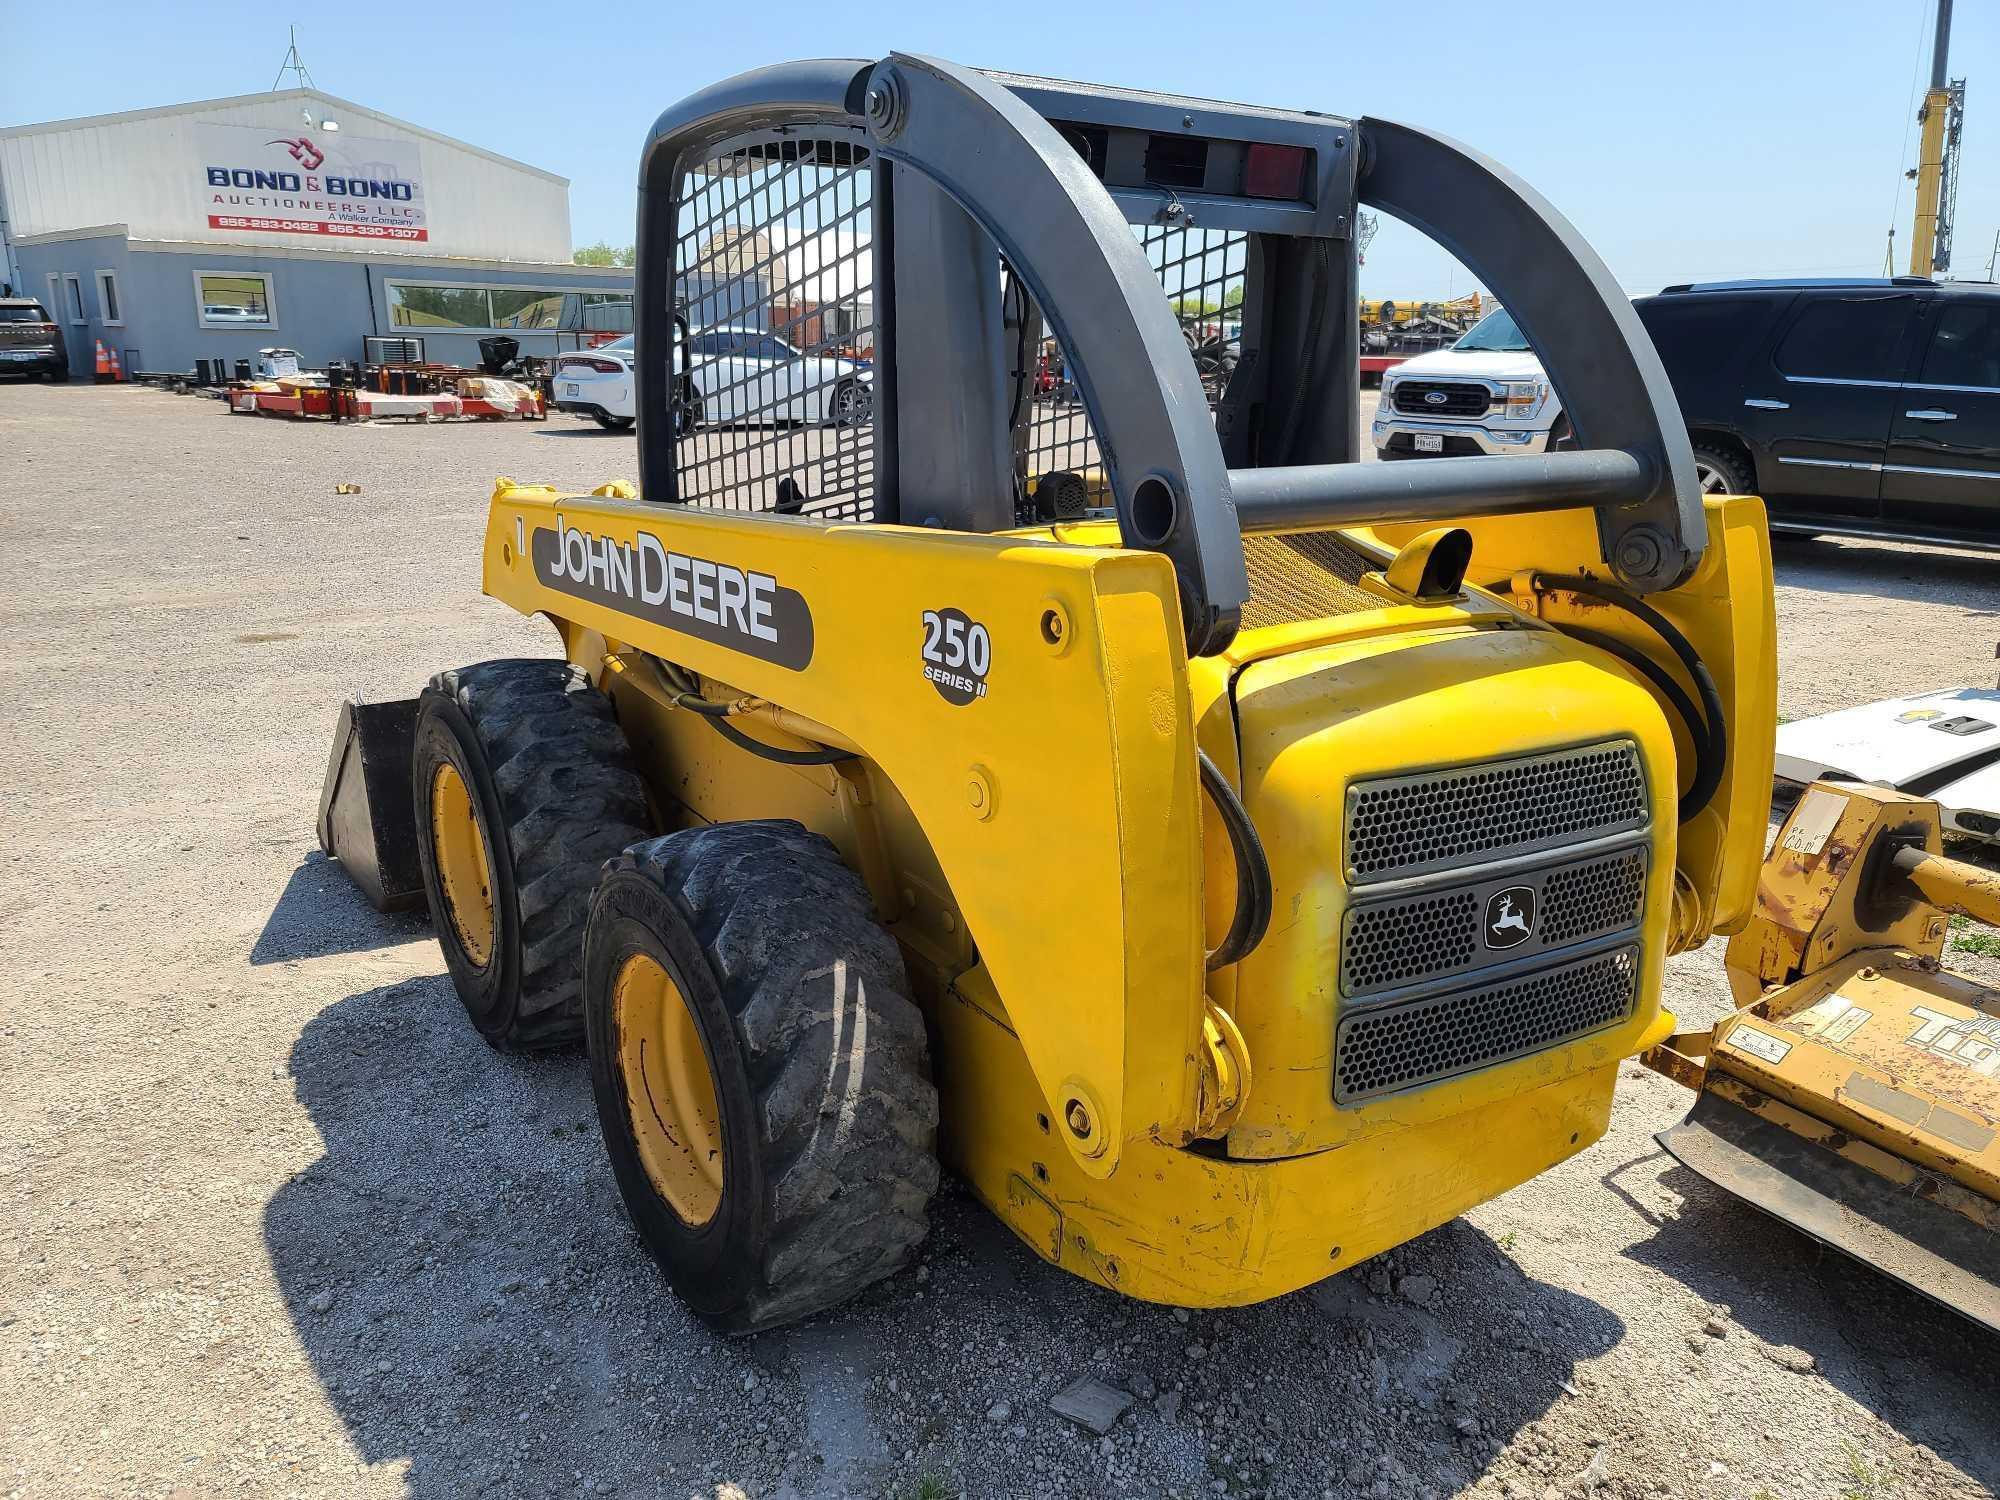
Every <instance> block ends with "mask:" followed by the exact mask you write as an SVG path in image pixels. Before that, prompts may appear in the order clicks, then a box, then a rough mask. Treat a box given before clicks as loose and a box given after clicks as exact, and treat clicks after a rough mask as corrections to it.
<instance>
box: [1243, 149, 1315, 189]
mask: <svg viewBox="0 0 2000 1500" xmlns="http://www.w3.org/2000/svg"><path fill="white" fill-rule="evenodd" d="M1243 195H1244V196H1245V197H1246V198H1303V197H1305V195H1306V148H1305V147H1303V146H1271V145H1264V144H1257V145H1252V146H1251V148H1250V151H1249V154H1248V158H1247V159H1246V160H1245V162H1244V164H1243Z"/></svg>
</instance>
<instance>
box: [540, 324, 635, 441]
mask: <svg viewBox="0 0 2000 1500" xmlns="http://www.w3.org/2000/svg"><path fill="white" fill-rule="evenodd" d="M633 358H634V356H633V353H632V335H631V334H629V333H628V334H626V335H625V337H624V338H622V339H616V340H613V341H612V342H611V343H609V344H601V345H599V346H598V347H597V348H595V349H586V350H583V351H582V352H580V353H577V354H564V355H560V356H558V357H557V359H556V368H555V373H554V374H553V375H552V376H551V377H550V378H551V380H552V381H553V382H554V384H555V403H556V410H557V411H572V412H575V413H577V414H578V415H579V416H585V417H594V418H595V419H596V421H597V425H598V426H599V427H602V428H603V429H604V430H605V431H606V432H624V431H625V430H626V429H627V428H629V427H630V426H631V425H632V423H633V422H634V421H636V420H637V408H636V407H635V405H634V404H633V403H634V401H635V399H636V398H635V396H634V382H633V379H632V360H633Z"/></svg>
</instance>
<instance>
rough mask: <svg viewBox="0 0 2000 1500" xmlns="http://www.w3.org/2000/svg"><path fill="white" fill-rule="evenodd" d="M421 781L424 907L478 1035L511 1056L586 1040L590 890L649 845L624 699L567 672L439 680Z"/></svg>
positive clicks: (556, 668)
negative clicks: (616, 861)
mask: <svg viewBox="0 0 2000 1500" xmlns="http://www.w3.org/2000/svg"><path fill="white" fill-rule="evenodd" d="M411 774H412V784H413V789H414V792H415V796H416V814H417V854H418V860H419V863H420V864H421V865H422V868H423V877H424V892H425V894H426V896H427V897H428V898H429V901H430V910H431V920H432V922H433V924H434V925H435V926H436V928H437V936H438V945H439V947H441V948H442V949H443V950H444V960H445V967H446V968H447V969H448V970H449V971H450V973H451V981H452V986H453V988H455V989H456V990H457V991H458V998H459V1000H460V1001H461V1002H462V1003H463V1004H464V1006H465V1011H466V1014H467V1015H468V1016H469V1017H470V1018H471V1020H472V1024H473V1025H474V1027H476V1028H477V1029H478V1031H479V1034H480V1035H481V1036H483V1037H485V1038H486V1040H487V1041H488V1042H490V1043H492V1044H493V1045H494V1046H495V1047H498V1048H501V1049H502V1050H505V1051H529V1050H535V1049H540V1048H545V1047H559V1046H565V1045H569V1044H572V1043H575V1042H577V1041H580V1040H581V1039H582V1037H583V1013H582V993H583V962H582V959H583V929H584V923H585V921H586V920H587V918H588V916H589V910H590V893H591V890H592V888H593V887H594V886H595V885H596V883H597V876H598V872H599V870H600V869H601V868H602V867H603V864H604V862H605V861H606V860H607V859H609V858H611V856H612V855H614V854H616V853H618V851H619V850H621V849H623V848H625V847H626V846H627V845H628V844H634V843H637V842H639V841H640V840H641V839H644V838H645V837H646V836H647V835H648V834H649V833H650V832H651V827H650V824H651V817H650V815H649V813H648V809H647V805H646V791H645V786H644V784H643V783H642V782H641V781H640V779H639V774H638V771H637V769H636V767H635V765H634V762H633V759H632V751H631V748H630V747H629V746H628V745H627V744H626V742H625V734H624V731H623V730H621V729H620V728H619V727H618V721H617V719H616V717H615V716H614V714H613V711H612V706H611V700H610V699H609V698H607V697H605V696H604V694H602V693H600V692H599V691H598V690H597V689H596V688H595V687H593V686H591V683H590V680H589V679H588V678H587V677H585V676H584V675H583V673H581V672H579V671H577V670H576V668H574V667H572V666H571V665H570V664H569V663H568V662H564V661H489V662H481V663H479V664H478V665H477V666H471V667H460V668H458V669H457V670H456V671H451V672H441V673H439V674H438V675H437V676H436V677H434V678H432V679H431V682H430V686H428V687H427V688H425V689H424V692H423V697H422V698H421V699H420V700H419V704H418V709H417V730H416V750H415V755H414V756H413V758H412V766H411ZM467 820H469V823H470V826H469V827H468V826H467ZM482 866H483V874H482V873H481V870H482Z"/></svg>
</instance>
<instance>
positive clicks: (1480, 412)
mask: <svg viewBox="0 0 2000 1500" xmlns="http://www.w3.org/2000/svg"><path fill="white" fill-rule="evenodd" d="M1433 395H1442V396H1443V397H1444V400H1442V401H1432V400H1430V399H1429V398H1430V397H1431V396H1433ZM1492 400H1493V393H1492V391H1490V390H1488V389H1487V388H1486V387H1485V386H1483V385H1471V384H1468V383H1467V382H1465V381H1462V380H1405V381H1403V382H1402V383H1401V384H1399V385H1398V386H1397V387H1396V410H1397V411H1399V412H1401V413H1403V415H1405V416H1409V417H1483V416H1485V415H1486V408H1487V407H1488V406H1489V405H1490V404H1491V403H1492Z"/></svg>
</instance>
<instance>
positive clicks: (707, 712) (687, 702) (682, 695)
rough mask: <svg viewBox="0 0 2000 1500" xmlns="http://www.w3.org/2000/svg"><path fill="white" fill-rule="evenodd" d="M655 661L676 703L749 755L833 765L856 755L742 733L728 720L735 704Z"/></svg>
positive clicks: (786, 763) (787, 762) (784, 763)
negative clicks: (698, 688)
mask: <svg viewBox="0 0 2000 1500" xmlns="http://www.w3.org/2000/svg"><path fill="white" fill-rule="evenodd" d="M655 664H656V665H657V666H658V667H659V669H660V673H661V675H662V676H663V677H665V678H666V680H667V686H668V689H669V691H670V692H671V694H672V698H671V701H672V702H673V703H674V704H675V705H676V706H677V707H680V708H685V709H687V710H688V711H689V712H690V713H694V714H698V715H700V717H701V719H702V721H703V722H704V723H706V724H707V725H708V726H709V727H710V728H711V729H713V730H714V731H715V732H716V733H717V734H719V735H721V736H722V737H723V738H724V739H726V740H728V741H729V743H730V744H732V745H737V746H740V747H741V748H743V749H745V750H748V751H749V752H750V753H751V754H752V755H759V756H762V757H763V758H764V759H765V760H770V761H776V762H777V763H778V764H779V765H781V766H833V765H838V764H840V762H842V761H844V760H853V759H855V758H856V757H855V755H854V752H853V751H851V750H839V749H835V748H833V747H831V746H829V747H827V748H824V749H820V750H786V749H784V748H783V747H782V746H778V745H771V744H766V743H765V742H764V741H763V740H760V739H758V738H757V737H756V736H755V735H749V734H745V733H744V732H743V731H742V730H740V729H738V728H737V727H736V726H735V725H734V724H732V723H730V722H729V716H730V715H731V714H732V713H733V712H735V705H734V704H730V703H719V702H717V701H716V700H715V699H713V698H704V697H702V696H701V694H700V693H698V692H695V691H694V690H693V688H692V687H691V686H690V685H689V684H691V683H692V682H693V679H692V678H691V677H689V676H688V675H687V674H686V673H685V672H684V671H682V670H681V668H679V667H677V666H675V665H674V664H673V663H671V662H665V661H659V660H658V659H657V658H655Z"/></svg>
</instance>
